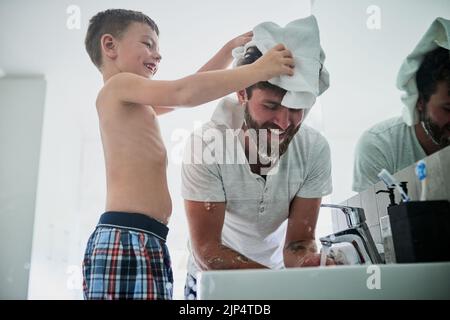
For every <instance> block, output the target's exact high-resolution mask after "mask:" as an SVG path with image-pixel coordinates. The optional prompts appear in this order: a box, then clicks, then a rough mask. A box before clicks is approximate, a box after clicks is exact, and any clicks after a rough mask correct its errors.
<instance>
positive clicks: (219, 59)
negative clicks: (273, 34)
mask: <svg viewBox="0 0 450 320" xmlns="http://www.w3.org/2000/svg"><path fill="white" fill-rule="evenodd" d="M252 37H253V32H252V31H249V32H246V33H244V34H241V35H240V36H238V37H236V38H234V39H232V40H230V41H228V42H227V43H226V44H225V45H224V46H223V47H222V48H221V49H220V50H219V51H218V52H217V53H216V54H215V55H214V56H213V57H212V58H211V59H210V60H209V61H208V62H206V63H205V64H204V65H203V66H202V67H201V68H200V69H199V70H198V71H197V72H205V71H212V70H221V69H225V68H227V67H228V66H229V65H230V63H231V61H233V56H232V55H231V52H232V51H233V49H234V48H237V47H240V46H243V45H245V44H246V43H247V42H249V41H250V40H251V39H252ZM153 109H154V110H155V112H156V114H157V115H161V114H165V113H168V112H171V111H173V110H175V109H176V108H172V107H153Z"/></svg>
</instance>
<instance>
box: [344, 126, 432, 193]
mask: <svg viewBox="0 0 450 320" xmlns="http://www.w3.org/2000/svg"><path fill="white" fill-rule="evenodd" d="M426 156H427V155H426V154H425V151H424V150H423V148H422V146H421V145H420V143H419V141H418V140H417V137H416V132H415V130H414V126H408V125H407V124H406V123H405V122H403V119H402V117H396V118H392V119H388V120H385V121H383V122H380V123H378V124H376V125H375V126H373V127H372V128H370V129H369V130H367V131H365V132H364V133H363V134H362V136H361V138H360V139H359V141H358V143H357V145H356V150H355V162H354V167H353V191H355V192H361V191H364V190H366V189H367V188H368V187H370V186H371V185H373V184H375V183H377V182H378V181H380V179H379V178H378V173H380V171H381V170H382V169H386V170H387V171H389V173H391V174H394V173H396V172H398V171H400V170H402V169H404V168H406V167H408V166H410V165H412V164H413V163H415V162H416V161H419V160H420V159H423V158H425V157H426Z"/></svg>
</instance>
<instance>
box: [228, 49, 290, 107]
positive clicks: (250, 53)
mask: <svg viewBox="0 0 450 320" xmlns="http://www.w3.org/2000/svg"><path fill="white" fill-rule="evenodd" d="M261 57H262V53H261V51H259V49H258V48H257V47H256V46H252V47H248V48H247V50H246V51H245V54H244V57H242V58H241V59H240V60H239V61H238V62H237V65H238V66H243V65H246V64H251V63H253V62H255V61H256V60H258V59H259V58H261ZM253 89H262V90H264V89H269V90H273V91H276V92H279V93H280V94H282V95H283V96H284V94H285V93H286V90H285V89H283V88H280V87H279V86H276V85H273V84H271V83H269V82H267V81H260V82H257V83H255V84H254V85H252V86H250V87H248V88H245V92H246V93H247V98H248V99H250V98H251V97H252V92H253Z"/></svg>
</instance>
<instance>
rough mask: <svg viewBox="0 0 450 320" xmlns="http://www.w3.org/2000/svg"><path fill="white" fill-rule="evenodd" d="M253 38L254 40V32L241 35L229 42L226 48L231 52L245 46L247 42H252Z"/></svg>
mask: <svg viewBox="0 0 450 320" xmlns="http://www.w3.org/2000/svg"><path fill="white" fill-rule="evenodd" d="M252 38H253V31H248V32H246V33H244V34H241V35H240V36H237V37H236V38H234V39H231V40H230V41H228V42H227V44H226V45H225V46H226V47H227V48H228V49H229V50H230V52H231V51H232V50H233V49H234V48H238V47H242V46H244V45H245V44H246V43H247V42H249V41H250V40H252Z"/></svg>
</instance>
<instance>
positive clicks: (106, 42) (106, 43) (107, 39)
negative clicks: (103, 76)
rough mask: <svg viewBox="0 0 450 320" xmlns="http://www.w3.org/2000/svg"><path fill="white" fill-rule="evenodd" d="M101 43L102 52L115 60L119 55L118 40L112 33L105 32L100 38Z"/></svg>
mask: <svg viewBox="0 0 450 320" xmlns="http://www.w3.org/2000/svg"><path fill="white" fill-rule="evenodd" d="M100 45H101V48H102V52H103V53H104V54H105V55H106V56H107V57H108V58H110V59H112V60H114V59H115V58H116V57H117V42H116V39H115V38H114V37H113V36H112V35H110V34H104V35H102V37H101V38H100Z"/></svg>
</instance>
